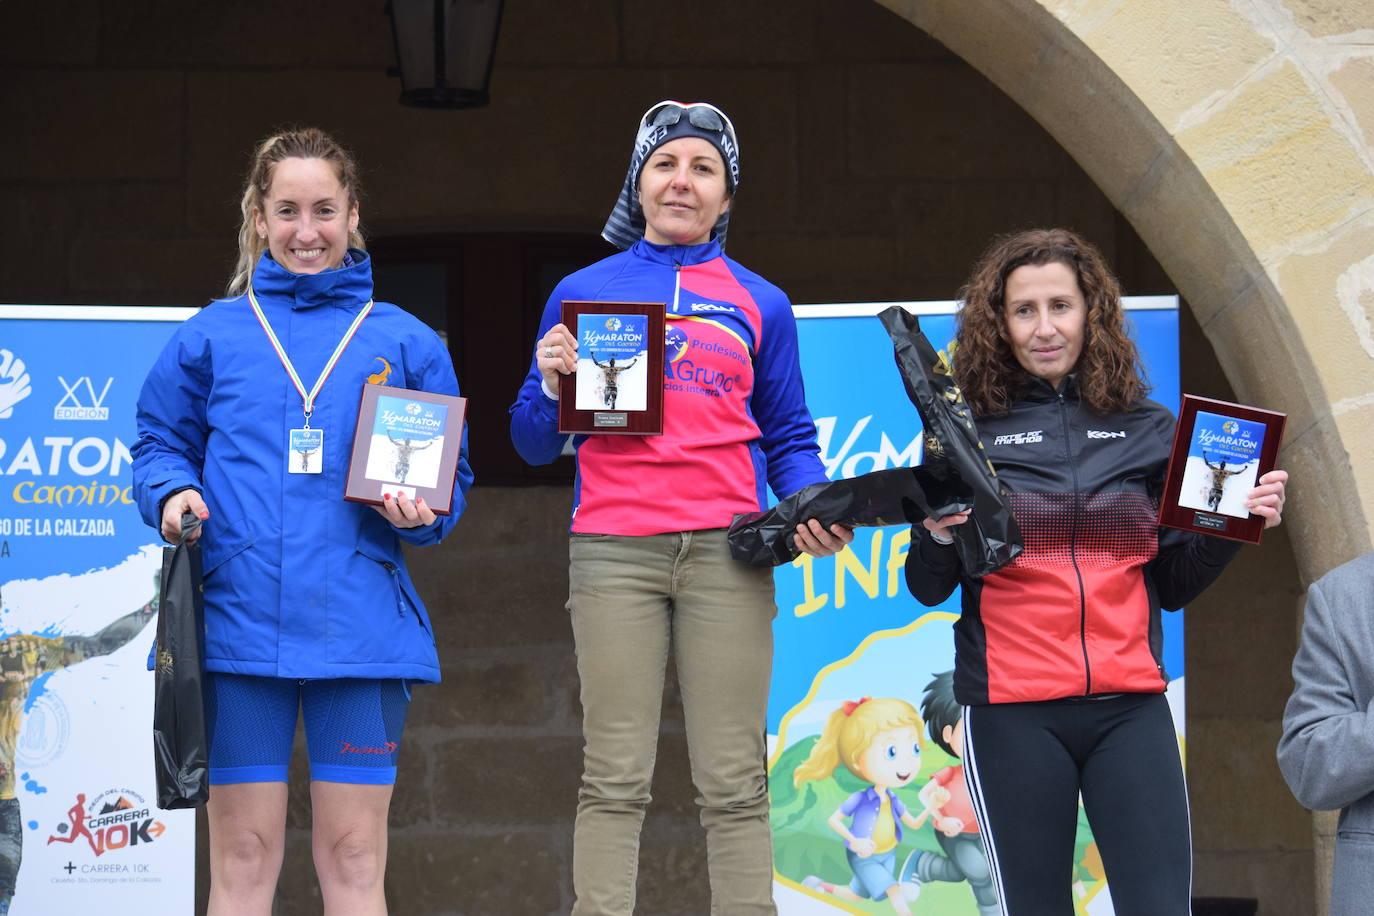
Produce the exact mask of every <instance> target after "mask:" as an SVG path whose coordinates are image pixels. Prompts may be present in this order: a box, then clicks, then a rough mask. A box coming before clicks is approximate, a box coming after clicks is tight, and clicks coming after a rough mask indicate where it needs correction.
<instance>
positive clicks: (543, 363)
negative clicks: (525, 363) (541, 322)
mask: <svg viewBox="0 0 1374 916" xmlns="http://www.w3.org/2000/svg"><path fill="white" fill-rule="evenodd" d="M534 361H535V365H537V366H538V367H539V373H540V374H541V375H543V376H544V384H545V385H546V386H547V387H548V388H549V390H551V391H557V390H558V377H559V376H560V375H570V374H572V373H574V372H576V371H577V339H576V338H575V337H574V336H573V334H572V332H571V331H569V330H568V328H567V325H564V324H556V325H554V326H553V327H551V328H549V329H548V331H546V332H545V333H544V336H543V337H540V338H539V343H537V344H536V345H535V348H534Z"/></svg>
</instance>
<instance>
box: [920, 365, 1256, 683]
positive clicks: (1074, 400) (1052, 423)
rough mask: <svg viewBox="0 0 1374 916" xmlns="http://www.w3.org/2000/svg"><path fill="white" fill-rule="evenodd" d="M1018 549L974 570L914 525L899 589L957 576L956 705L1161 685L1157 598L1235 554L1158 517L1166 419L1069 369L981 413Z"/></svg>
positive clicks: (1197, 583)
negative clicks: (1104, 401) (1119, 405)
mask: <svg viewBox="0 0 1374 916" xmlns="http://www.w3.org/2000/svg"><path fill="white" fill-rule="evenodd" d="M978 432H979V436H980V437H981V439H982V442H983V448H984V449H986V450H987V454H988V458H989V459H990V460H991V461H992V464H993V466H994V467H995V468H996V469H997V474H998V477H999V478H1000V480H1001V482H1002V486H1003V487H1004V488H1005V489H1006V491H1007V493H1008V495H1009V498H1010V502H1011V507H1012V511H1013V513H1014V514H1015V516H1016V521H1017V523H1018V524H1019V525H1020V527H1021V533H1022V535H1023V537H1024V540H1025V549H1024V550H1023V551H1022V553H1021V555H1020V556H1018V557H1017V558H1016V559H1015V560H1014V561H1012V562H1011V563H1010V564H1009V565H1007V566H1005V567H1003V568H1002V569H999V570H998V571H996V572H994V573H991V574H989V575H987V576H984V577H983V578H981V579H975V578H972V577H970V576H967V575H964V573H963V570H962V568H961V567H960V565H959V559H958V556H957V554H956V553H955V551H954V549H953V548H952V547H947V546H944V545H941V544H937V543H936V542H935V541H934V539H932V538H931V536H930V532H929V531H927V530H926V529H925V527H924V526H922V525H916V526H915V527H914V528H913V529H912V548H911V550H910V553H909V554H908V555H907V560H906V580H907V587H908V588H910V589H911V593H912V594H913V595H915V596H916V598H917V600H918V601H920V602H921V603H922V604H925V605H936V604H939V603H940V602H942V601H944V600H945V599H946V598H948V597H949V595H950V593H951V592H952V591H953V590H954V586H955V585H960V586H962V589H963V592H962V604H963V607H962V614H961V616H960V618H959V620H958V622H957V623H956V624H955V625H954V644H955V669H954V695H955V698H956V699H958V701H959V702H960V703H962V704H964V705H982V704H985V703H1019V702H1026V701H1035V700H1052V699H1056V698H1059V697H1072V696H1086V695H1090V694H1103V693H1161V692H1163V690H1164V688H1165V685H1166V683H1167V682H1168V676H1167V675H1166V674H1165V672H1164V665H1163V655H1162V652H1163V637H1162V634H1161V629H1160V617H1159V615H1160V608H1161V607H1162V608H1167V609H1169V610H1177V609H1178V608H1180V607H1182V606H1183V605H1184V604H1186V603H1187V602H1189V601H1191V600H1192V599H1193V598H1195V597H1197V595H1199V594H1200V593H1201V592H1202V591H1203V589H1205V588H1206V587H1207V586H1208V585H1210V584H1211V583H1212V582H1213V580H1215V579H1216V577H1217V576H1218V575H1220V573H1221V571H1222V570H1223V569H1224V568H1225V567H1226V564H1227V563H1228V562H1230V560H1231V558H1232V557H1234V556H1235V555H1236V552H1237V550H1238V549H1239V545H1238V544H1237V543H1236V542H1235V541H1229V540H1225V539H1222V538H1215V537H1209V536H1206V535H1201V534H1192V533H1189V532H1183V531H1178V530H1175V529H1161V528H1159V527H1157V525H1156V518H1157V516H1158V509H1159V496H1160V493H1161V491H1162V490H1163V487H1164V471H1165V466H1166V464H1167V462H1168V458H1169V451H1170V447H1171V445H1172V442H1173V432H1174V417H1173V414H1172V413H1170V412H1169V411H1168V409H1166V408H1165V407H1163V406H1162V405H1160V404H1157V403H1155V402H1154V401H1151V400H1148V399H1144V398H1142V399H1141V400H1140V401H1139V402H1137V404H1136V405H1135V407H1134V409H1132V410H1130V411H1128V412H1125V413H1114V414H1105V415H1104V414H1097V413H1094V412H1093V411H1092V410H1091V409H1090V408H1088V407H1087V406H1085V405H1083V404H1081V403H1080V402H1079V400H1078V389H1077V384H1076V382H1075V378H1074V377H1073V376H1070V377H1069V378H1068V379H1067V380H1066V381H1065V382H1064V383H1063V384H1062V385H1061V386H1060V390H1059V391H1058V392H1056V391H1054V390H1053V389H1052V388H1051V387H1050V385H1049V384H1048V383H1046V382H1044V381H1042V380H1040V379H1035V380H1033V382H1032V384H1031V387H1030V390H1029V391H1028V392H1027V394H1026V395H1025V396H1023V397H1022V398H1021V399H1020V400H1019V401H1017V402H1016V403H1015V404H1014V405H1013V406H1012V409H1011V411H1010V413H1008V414H1006V415H1005V416H997V417H987V418H983V419H980V420H979V421H978Z"/></svg>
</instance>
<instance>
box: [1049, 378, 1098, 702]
mask: <svg viewBox="0 0 1374 916" xmlns="http://www.w3.org/2000/svg"><path fill="white" fill-rule="evenodd" d="M1054 396H1055V397H1056V398H1058V399H1059V420H1060V424H1061V425H1062V426H1063V427H1064V461H1065V463H1066V464H1068V466H1069V476H1070V478H1071V479H1072V481H1073V491H1072V493H1071V494H1070V498H1071V499H1072V502H1070V504H1069V518H1070V524H1069V560H1070V561H1071V562H1072V563H1073V574H1074V576H1075V577H1076V578H1077V579H1078V644H1079V647H1080V648H1081V649H1082V650H1083V695H1084V696H1088V695H1089V694H1091V693H1092V692H1093V667H1092V662H1090V661H1088V596H1087V592H1086V590H1085V589H1084V588H1083V571H1082V570H1080V569H1079V568H1078V504H1079V500H1080V499H1081V497H1082V494H1081V493H1079V492H1078V465H1076V464H1074V460H1073V440H1072V438H1071V433H1070V429H1069V415H1068V405H1067V404H1066V403H1065V401H1064V391H1063V389H1062V387H1061V389H1060V390H1058V391H1056V392H1055V393H1054Z"/></svg>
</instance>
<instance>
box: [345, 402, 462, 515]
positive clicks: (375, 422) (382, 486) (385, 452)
mask: <svg viewBox="0 0 1374 916" xmlns="http://www.w3.org/2000/svg"><path fill="white" fill-rule="evenodd" d="M467 403H468V402H467V398H460V397H457V396H456V395H451V394H432V393H430V392H428V391H412V390H411V389H409V388H392V387H390V386H388V385H364V386H363V399H362V404H361V405H360V406H359V407H358V425H357V428H356V429H355V430H354V433H353V453H352V457H351V458H350V459H349V462H348V483H347V485H346V486H345V487H344V499H347V500H350V501H352V502H359V503H367V504H368V505H372V506H380V505H381V504H382V494H384V493H390V494H391V495H392V497H395V496H396V494H398V493H405V494H406V496H408V497H409V498H410V499H415V498H417V497H421V498H423V499H424V501H425V504H426V505H427V506H429V508H430V509H431V510H432V511H433V512H434V514H435V515H448V514H449V513H450V512H451V511H452V510H453V481H454V479H455V478H456V477H457V475H458V456H459V453H460V452H461V451H462V447H463V418H464V415H465V414H466V412H467Z"/></svg>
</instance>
